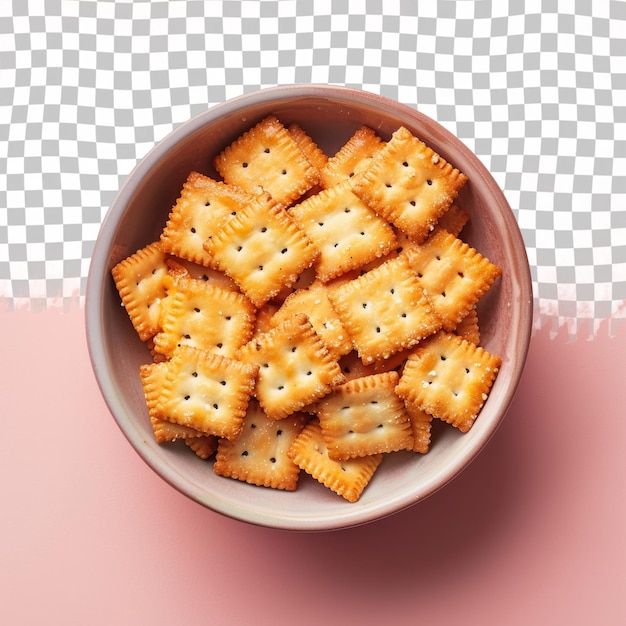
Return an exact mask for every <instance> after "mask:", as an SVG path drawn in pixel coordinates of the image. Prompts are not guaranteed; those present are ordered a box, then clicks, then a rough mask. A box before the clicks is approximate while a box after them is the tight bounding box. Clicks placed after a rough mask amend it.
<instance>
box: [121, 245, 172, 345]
mask: <svg viewBox="0 0 626 626" xmlns="http://www.w3.org/2000/svg"><path fill="white" fill-rule="evenodd" d="M165 259H166V255H165V253H164V252H163V250H162V249H161V246H160V245H159V242H153V243H151V244H149V245H147V246H145V247H144V248H141V249H140V250H137V252H135V253H134V254H131V255H130V256H129V257H126V258H125V259H123V260H122V261H120V262H119V263H118V264H117V265H115V267H113V269H112V270H111V274H112V276H113V280H114V281H115V286H116V288H117V290H118V292H119V294H120V298H121V299H122V304H123V305H124V308H125V309H126V312H127V313H128V317H129V318H130V321H131V323H132V325H133V327H134V328H135V330H136V331H137V334H138V335H139V338H140V339H141V340H142V341H148V340H149V339H152V337H154V335H155V334H156V333H157V332H158V331H159V317H160V314H161V300H162V299H163V298H165V296H166V290H165V285H164V283H163V278H164V277H165V276H166V275H167V271H168V267H167V264H166V262H165Z"/></svg>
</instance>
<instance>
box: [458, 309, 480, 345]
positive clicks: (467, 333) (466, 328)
mask: <svg viewBox="0 0 626 626" xmlns="http://www.w3.org/2000/svg"><path fill="white" fill-rule="evenodd" d="M454 332H455V334H457V335H458V336H459V337H463V339H467V341H471V342H472V343H475V344H476V345H479V344H480V326H479V324H478V312H477V311H476V308H475V307H474V308H473V309H470V312H469V313H468V314H467V315H466V316H465V317H464V318H463V319H462V320H461V321H460V322H459V323H458V324H457V325H456V327H455V328H454Z"/></svg>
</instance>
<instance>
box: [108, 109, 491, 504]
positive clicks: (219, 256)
mask: <svg viewBox="0 0 626 626" xmlns="http://www.w3.org/2000/svg"><path fill="white" fill-rule="evenodd" d="M213 163H214V166H215V170H216V171H217V173H218V177H217V178H212V177H210V176H207V175H204V174H202V173H199V172H191V173H190V174H189V176H188V178H187V180H186V182H185V183H184V185H183V187H182V190H181V192H180V196H179V198H178V200H177V201H176V203H175V205H174V206H173V207H172V209H171V212H170V214H169V217H168V219H167V223H166V224H165V225H164V228H163V231H162V233H161V235H160V238H159V240H158V241H154V242H152V243H151V244H149V245H147V246H145V247H144V248H142V249H141V250H138V251H137V252H135V253H134V254H132V255H130V256H129V257H127V258H125V259H124V260H122V261H121V262H120V263H118V264H117V265H116V266H115V267H114V268H113V270H112V274H113V278H114V280H115V284H116V287H117V289H118V291H119V294H120V297H121V300H122V304H123V305H124V307H125V309H126V311H127V313H128V315H129V318H130V321H131V322H132V324H133V326H134V328H135V329H136V331H137V333H138V336H139V338H140V339H141V340H142V341H144V342H145V343H146V345H147V346H148V349H149V353H147V354H149V356H150V359H149V362H146V363H145V364H142V365H141V366H140V368H139V376H140V378H141V383H142V385H143V390H144V394H145V399H146V405H147V410H148V415H149V418H150V421H151V424H152V427H153V431H154V436H155V438H156V440H157V441H158V442H159V443H167V442H171V441H175V440H183V441H184V442H185V444H187V446H188V447H189V448H190V449H191V450H193V451H194V452H195V453H196V454H197V455H198V456H199V457H201V458H202V459H213V470H214V472H215V473H216V474H218V475H220V476H224V477H229V478H233V479H237V480H241V481H246V482H248V483H251V484H254V485H260V486H265V487H271V488H275V489H284V490H295V489H296V488H297V483H298V478H299V475H300V474H301V472H306V473H307V474H309V475H311V476H312V477H313V478H315V479H316V480H317V481H319V482H320V483H322V484H323V485H324V486H326V487H327V488H329V489H331V490H332V491H334V492H335V493H337V494H339V495H340V496H342V497H343V498H345V499H346V500H348V501H349V502H356V501H357V500H358V499H359V498H360V496H361V494H362V492H363V490H364V489H365V488H366V486H367V485H368V484H369V483H370V481H371V480H372V477H373V476H374V474H375V472H376V470H377V468H378V467H379V466H380V464H381V463H382V462H383V460H384V458H385V456H386V455H388V454H391V453H394V452H398V451H409V452H413V453H417V454H425V453H427V452H428V450H429V448H430V444H431V426H432V422H433V420H434V419H437V420H441V421H443V422H446V423H448V424H450V425H451V426H452V427H455V428H457V429H458V430H459V431H461V432H467V431H468V430H469V429H470V428H471V427H472V424H473V423H474V421H475V420H476V418H477V417H478V414H479V413H480V411H481V409H482V407H483V405H484V403H485V401H486V399H487V397H488V394H489V392H490V389H491V387H492V385H493V382H494V380H495V378H496V376H497V373H498V370H499V367H500V365H501V359H500V357H499V356H497V355H494V354H491V353H489V352H487V351H486V350H485V349H484V348H483V347H481V346H480V329H479V320H478V315H477V312H476V311H477V309H476V305H477V303H478V301H479V300H480V299H481V298H482V297H483V295H484V294H485V293H486V292H487V291H488V290H489V289H490V287H491V286H492V284H493V283H494V282H495V281H496V279H497V278H498V277H499V276H500V274H501V270H500V268H499V267H498V266H497V265H496V264H494V263H492V262H491V261H489V260H488V259H487V258H486V257H484V256H482V255H481V254H480V253H479V252H478V251H477V250H475V249H473V248H472V247H470V246H469V245H468V244H467V243H465V242H464V241H463V240H462V239H461V238H460V233H461V230H462V229H463V227H464V226H465V224H466V223H467V221H468V220H469V219H470V216H469V215H468V213H467V212H466V211H464V210H463V208H462V207H461V206H459V205H458V204H457V203H456V200H457V196H458V193H459V191H460V190H461V188H462V187H463V186H464V185H465V183H466V182H467V177H466V176H465V175H464V174H463V173H462V172H460V171H459V170H458V169H456V168H454V167H453V166H452V165H451V164H450V163H448V162H446V161H445V160H444V159H443V158H442V157H441V156H439V155H438V154H436V153H435V152H434V151H433V150H432V149H431V148H430V147H428V146H427V145H425V144H424V143H423V142H422V141H421V140H420V139H419V138H418V137H416V136H414V135H413V134H412V133H411V132H410V131H409V130H408V129H407V128H405V127H400V128H398V129H397V130H396V131H395V132H394V133H393V134H392V135H391V136H390V137H389V138H388V139H387V140H383V138H381V137H380V136H379V135H378V134H377V133H376V132H375V131H374V130H372V129H371V128H369V127H366V126H363V127H361V128H359V129H358V130H357V131H356V132H354V134H353V135H352V136H350V137H348V138H346V141H345V143H344V144H343V145H342V147H341V148H340V149H339V151H338V152H337V153H336V154H334V155H327V154H325V153H324V152H323V151H322V150H321V149H320V147H319V146H318V145H317V143H316V142H315V140H314V138H313V137H312V136H311V135H309V134H308V133H307V132H306V131H305V130H304V128H303V127H301V126H300V125H297V124H290V125H285V124H283V123H282V122H281V121H280V120H279V119H278V118H277V117H276V116H274V115H270V116H268V117H266V118H264V119H262V120H261V121H259V122H258V123H257V124H256V125H254V126H253V127H251V128H250V129H249V130H247V131H246V132H245V133H243V134H242V135H241V136H239V137H238V138H236V139H235V140H234V141H233V142H232V143H231V144H230V145H228V146H227V147H225V148H224V150H223V151H222V152H221V153H220V154H218V155H216V156H215V158H214V161H213Z"/></svg>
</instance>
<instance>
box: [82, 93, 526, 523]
mask: <svg viewBox="0 0 626 626" xmlns="http://www.w3.org/2000/svg"><path fill="white" fill-rule="evenodd" d="M269 114H274V115H276V116H277V117H278V118H279V119H280V120H281V121H282V122H283V123H284V124H289V123H291V122H297V123H299V124H300V125H301V126H302V127H303V128H304V129H305V130H307V132H309V134H310V135H311V136H312V137H313V138H314V139H315V141H316V142H317V143H318V144H319V146H320V147H321V148H322V149H323V150H324V151H325V152H326V153H327V154H328V155H332V154H334V153H335V152H336V151H337V150H338V149H339V148H340V147H341V145H342V144H343V143H344V142H345V141H346V140H347V139H348V138H349V137H350V136H351V135H352V133H353V132H354V131H355V130H356V129H357V128H358V127H360V126H361V125H363V124H365V125H367V126H370V127H371V128H373V129H374V130H375V131H376V132H377V133H379V134H380V136H381V137H382V138H383V139H388V138H389V137H390V136H391V133H392V132H394V131H395V130H396V129H397V128H398V127H399V126H400V125H404V126H405V127H407V128H408V129H409V130H410V131H412V132H413V133H414V134H415V135H416V136H418V137H419V138H420V139H422V140H423V141H424V142H425V143H426V144H427V145H429V146H430V147H431V148H433V149H434V150H435V151H436V152H437V153H439V154H440V155H441V156H443V157H444V158H445V159H446V160H448V161H449V162H450V163H452V164H453V165H454V166H455V167H457V168H458V169H460V170H461V171H462V172H464V173H465V174H466V175H467V176H468V178H469V181H468V183H467V184H466V185H465V186H464V188H463V189H462V190H461V193H460V195H459V197H458V199H457V203H458V204H460V205H461V206H462V207H463V208H464V209H465V210H466V211H467V212H468V213H469V214H470V221H469V223H468V224H467V226H466V227H465V229H464V230H463V232H462V234H461V237H462V238H463V239H464V240H465V241H467V242H468V243H469V244H470V245H471V246H473V247H475V248H476V249H478V250H479V251H480V252H481V253H482V254H483V255H485V256H486V257H488V258H489V259H490V260H491V261H493V262H495V263H497V264H498V265H499V266H500V267H501V268H502V276H501V277H500V278H499V279H498V280H497V281H496V283H494V285H493V286H492V287H491V289H490V290H489V292H488V293H487V294H486V295H485V296H484V297H483V298H482V299H481V301H480V303H479V319H480V325H481V345H483V346H484V347H485V349H486V350H488V351H490V352H493V353H495V354H497V355H499V356H500V357H501V358H502V366H501V369H500V372H499V374H498V377H497V379H496V381H495V383H494V385H493V387H492V389H491V393H490V395H489V398H488V400H487V402H486V403H485V405H484V407H483V409H482V411H481V413H480V415H479V416H478V418H477V420H476V422H475V423H474V426H473V427H472V428H471V429H470V431H469V432H467V433H465V434H462V433H460V432H458V431H457V429H455V428H453V427H450V426H448V425H445V424H442V426H444V427H442V428H434V429H433V441H432V445H431V449H430V451H429V452H428V453H427V454H425V455H421V454H417V453H409V452H398V453H394V454H390V455H387V458H385V460H384V462H383V464H382V465H381V467H380V468H379V469H378V471H377V472H376V474H375V476H374V478H373V480H372V481H371V483H370V484H369V485H368V487H367V488H366V489H365V491H364V492H363V494H362V495H361V498H360V499H359V501H358V502H357V503H350V502H348V501H346V500H344V499H343V498H341V497H340V496H338V495H336V494H335V493H333V492H332V491H330V490H329V489H326V488H325V487H323V486H322V485H320V484H319V483H317V482H316V481H314V480H313V479H312V478H311V477H309V476H308V475H304V476H301V478H300V480H299V484H298V489H297V490H296V491H294V492H286V491H280V490H274V489H269V488H263V487H257V486H252V485H248V484H246V483H244V482H240V481H237V480H233V479H229V478H224V477H220V476H217V475H215V474H214V473H213V470H212V465H211V463H210V462H207V461H203V460H201V459H199V458H198V457H196V455H194V454H193V453H191V452H190V451H189V450H188V448H187V447H186V446H185V445H184V443H183V442H177V443H175V444H172V445H163V444H161V445H160V444H158V443H156V441H155V439H154V436H153V432H152V428H151V425H150V422H149V419H148V415H147V409H146V405H145V399H144V396H143V390H142V387H141V383H140V379H139V376H138V367H139V365H140V364H141V363H145V362H148V361H149V360H150V357H149V355H148V353H147V350H146V347H145V345H144V344H142V343H141V342H140V341H139V339H138V337H137V335H136V333H135V331H134V329H133V328H132V326H131V324H130V322H129V319H128V316H127V314H126V312H125V310H124V308H123V307H121V306H120V299H119V295H118V293H117V290H116V288H115V285H114V283H113V281H112V278H111V268H112V267H113V266H114V265H115V264H116V263H118V262H119V261H120V260H122V259H123V258H125V257H126V256H128V255H130V254H132V253H133V252H135V251H136V250H138V249H139V248H141V247H143V246H145V245H147V244H148V243H150V242H152V241H155V240H156V239H158V236H159V234H160V232H161V230H162V228H163V226H164V224H165V221H166V219H167V216H168V213H169V211H170V209H171V207H172V205H173V204H174V202H175V201H176V199H177V197H178V195H179V192H180V190H181V188H182V184H183V182H184V181H185V180H186V178H187V175H188V174H189V172H191V171H192V170H196V171H198V172H201V173H204V174H206V175H209V176H213V177H216V178H217V174H216V173H215V171H214V169H213V167H212V164H211V161H212V157H213V156H214V155H216V154H218V153H219V152H220V151H221V150H222V149H223V148H224V147H225V146H226V145H228V144H229V143H230V142H231V141H232V140H234V139H235V138H236V137H237V136H239V135H240V134H241V133H242V132H244V131H245V130H247V129H249V128H250V127H252V126H253V125H254V124H255V123H256V122H257V121H259V120H260V119H262V118H263V117H265V116H267V115H269ZM85 317H86V332H87V342H88V348H89V354H90V359H91V362H92V365H93V370H94V374H95V377H96V379H97V382H98V385H99V387H100V390H101V392H102V395H103V397H104V399H105V402H106V404H107V405H108V408H109V410H110V412H111V414H112V416H113V418H114V419H115V420H116V422H117V424H118V425H119V427H120V429H121V431H122V433H123V434H124V435H125V436H126V438H127V439H128V441H129V442H130V444H131V445H132V446H133V448H134V449H135V450H136V451H137V453H138V454H139V455H140V456H141V457H142V458H143V459H144V461H145V462H146V463H147V464H148V465H149V466H150V467H151V468H152V469H153V470H154V471H155V472H156V473H157V474H158V475H159V476H160V477H161V478H162V479H163V480H165V481H166V482H167V483H169V484H170V485H171V486H173V487H174V488H176V489H178V490H179V491H180V492H182V493H183V494H185V495H186V496H188V497H189V498H191V499H192V500H194V501H196V502H198V503H199V504H201V505H203V506H205V507H207V508H209V509H211V510H213V511H216V512H218V513H220V514H223V515H225V516H228V517H231V518H234V519H238V520H241V521H245V522H248V523H251V524H255V525H259V526H264V527H272V528H278V529H284V530H299V531H323V530H333V529H340V528H347V527H352V526H357V525H360V524H363V523H367V522H373V521H375V520H378V519H381V518H384V517H387V516H389V515H391V514H394V513H397V512H399V511H402V510H403V509H406V508H407V507H410V506H413V505H415V504H417V503H419V502H421V501H422V500H424V499H425V498H427V497H428V496H430V495H431V494H433V493H434V492H436V491H437V490H439V489H441V488H442V487H443V486H444V485H446V484H447V483H448V482H449V481H451V480H452V479H453V478H455V477H456V476H457V475H458V474H459V473H460V472H461V471H462V470H463V469H464V468H465V467H467V465H468V464H469V463H470V462H471V461H472V460H473V459H474V458H475V457H476V456H477V455H478V453H479V452H480V451H481V450H482V449H483V448H484V446H485V445H486V444H487V442H488V441H489V440H490V438H491V437H492V435H493V434H494V432H495V431H496V429H497V427H498V426H499V424H500V423H501V422H502V420H503V418H504V416H505V414H506V412H507V409H508V408H509V406H510V404H511V401H512V399H513V397H514V394H515V391H516V388H517V386H518V382H519V379H520V376H521V373H522V370H523V367H524V363H525V360H526V355H527V350H528V346H529V341H530V335H531V327H532V284H531V278H530V271H529V265H528V260H527V256H526V251H525V247H524V243H523V239H522V236H521V234H520V230H519V228H518V225H517V223H516V220H515V216H514V214H513V212H512V210H511V208H510V206H509V204H508V203H507V201H506V199H505V197H504V194H503V193H502V191H501V189H500V188H499V187H498V185H497V184H496V182H495V180H494V179H493V177H492V176H491V175H490V173H489V172H488V171H487V170H486V168H485V167H484V165H483V164H482V163H481V161H480V160H479V159H478V158H477V157H476V156H475V155H474V154H473V153H472V151H471V150H469V149H468V148H467V147H466V146H465V145H464V144H463V143H462V142H461V141H460V140H459V139H457V138H456V137H455V136H453V135H452V134H451V133H450V132H449V131H447V130H446V129H445V128H443V127H442V126H441V125H439V124H438V123H437V122H435V121H434V120H432V119H430V118H429V117H427V116H426V115H424V114H422V113H420V112H419V111H417V110H415V109H414V108H412V107H409V106H406V105H403V104H400V103H398V102H395V101H392V100H390V99H387V98H385V97H382V96H379V95H376V94H373V93H369V92H365V91H361V90H358V89H353V88H348V87H338V86H330V85H289V86H278V87H271V88H266V89H262V90H259V91H256V92H252V93H248V94H245V95H242V96H239V97H236V98H233V99H232V100H229V101H226V102H224V103H221V104H218V105H216V106H213V107H211V108H209V109H208V110H206V111H204V112H202V113H200V114H198V115H196V116H195V117H193V118H192V119H190V120H189V121H187V122H185V123H183V124H182V125H180V126H179V127H177V128H176V129H175V130H174V131H173V132H171V133H170V134H169V135H168V136H167V137H165V138H164V139H163V140H162V141H160V142H159V143H158V144H157V145H156V146H155V147H154V148H153V149H152V150H151V151H150V152H149V153H148V154H147V155H146V156H145V157H144V158H143V159H142V160H141V161H140V162H139V163H138V164H137V166H136V167H135V168H134V170H133V171H132V172H131V173H130V175H129V176H128V177H127V179H126V181H125V183H124V184H123V186H122V187H121V189H120V190H119V192H118V193H117V195H116V197H115V199H114V201H113V203H112V205H111V207H110V209H109V211H108V212H107V214H106V216H105V218H104V220H103V223H102V226H101V229H100V232H99V235H98V239H97V242H96V245H95V248H94V252H93V256H92V259H91V265H90V270H89V277H88V282H87V289H86V299H85ZM178 444H181V445H180V446H179V445H178Z"/></svg>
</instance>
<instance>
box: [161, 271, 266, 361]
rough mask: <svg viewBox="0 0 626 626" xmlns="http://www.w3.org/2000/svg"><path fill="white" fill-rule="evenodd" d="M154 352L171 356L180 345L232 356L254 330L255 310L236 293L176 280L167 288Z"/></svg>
mask: <svg viewBox="0 0 626 626" xmlns="http://www.w3.org/2000/svg"><path fill="white" fill-rule="evenodd" d="M167 294H168V296H167V305H166V307H165V308H164V314H163V315H162V317H161V322H160V324H161V331H160V332H159V333H157V335H155V337H154V349H155V350H156V351H157V352H159V353H160V354H164V355H166V356H171V355H172V353H173V352H174V350H176V348H177V347H179V346H181V345H188V346H193V347H195V348H199V349H200V350H210V351H212V352H216V353H218V354H222V355H224V356H229V357H235V356H236V353H237V350H238V349H239V348H241V346H243V345H244V344H245V343H247V342H248V340H249V339H250V337H251V336H252V333H253V331H254V325H255V319H256V308H255V307H254V305H253V304H252V302H250V300H249V299H248V298H247V297H246V296H244V295H243V294H242V293H239V292H238V291H231V290H229V289H222V288H221V287H215V286H213V285H212V284H210V283H208V282H204V281H201V280H197V279H193V278H188V277H180V278H178V279H177V280H176V281H175V282H174V283H173V284H172V285H171V286H170V288H169V289H168V292H167Z"/></svg>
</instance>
